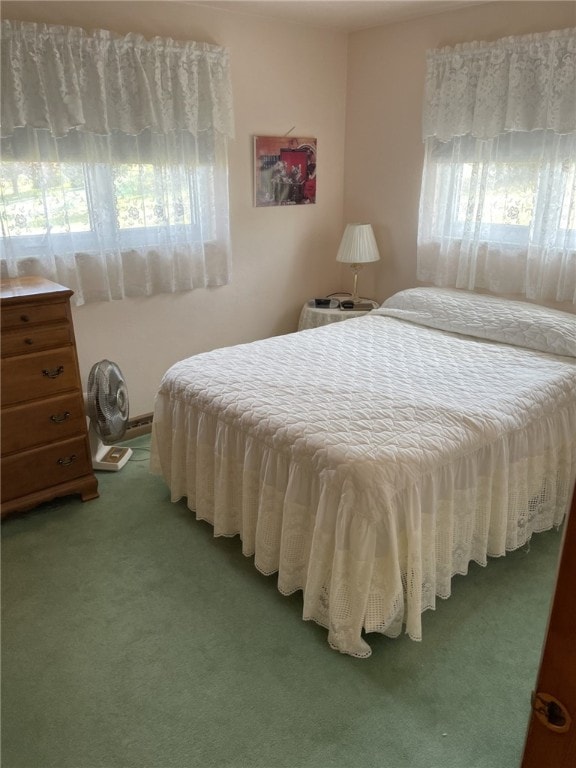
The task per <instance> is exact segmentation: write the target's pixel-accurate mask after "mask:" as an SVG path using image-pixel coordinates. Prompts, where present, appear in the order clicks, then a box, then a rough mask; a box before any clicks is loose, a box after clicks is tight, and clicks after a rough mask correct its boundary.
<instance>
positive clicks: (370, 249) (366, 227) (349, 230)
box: [336, 224, 380, 303]
mask: <svg viewBox="0 0 576 768" xmlns="http://www.w3.org/2000/svg"><path fill="white" fill-rule="evenodd" d="M379 259H380V254H379V253H378V246H377V245H376V238H375V237H374V232H373V231H372V225H371V224H347V225H346V229H345V230H344V234H343V235H342V242H341V243H340V248H339V249H338V255H337V256H336V261H342V262H344V263H345V264H350V269H351V270H352V271H353V272H354V289H353V293H352V301H353V302H354V303H356V302H358V301H359V297H358V272H359V271H360V270H361V269H362V266H363V265H364V264H367V263H368V262H369V261H378V260H379Z"/></svg>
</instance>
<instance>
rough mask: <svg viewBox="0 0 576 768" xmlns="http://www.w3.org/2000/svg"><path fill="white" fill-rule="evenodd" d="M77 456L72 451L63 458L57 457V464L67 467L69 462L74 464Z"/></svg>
mask: <svg viewBox="0 0 576 768" xmlns="http://www.w3.org/2000/svg"><path fill="white" fill-rule="evenodd" d="M77 458H78V456H76V454H75V453H73V454H72V455H71V456H66V457H65V458H63V459H58V461H57V464H60V466H61V467H69V466H70V464H74V462H75V461H76V459H77Z"/></svg>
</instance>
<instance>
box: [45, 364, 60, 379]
mask: <svg viewBox="0 0 576 768" xmlns="http://www.w3.org/2000/svg"><path fill="white" fill-rule="evenodd" d="M62 373H64V366H63V365H59V366H58V368H43V369H42V375H43V376H48V378H49V379H55V378H56V377H57V376H60V374H62Z"/></svg>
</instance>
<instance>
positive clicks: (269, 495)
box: [151, 292, 576, 656]
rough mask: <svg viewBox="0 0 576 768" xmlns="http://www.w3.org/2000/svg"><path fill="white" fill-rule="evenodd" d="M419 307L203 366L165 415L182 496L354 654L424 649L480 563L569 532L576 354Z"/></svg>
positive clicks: (214, 358)
mask: <svg viewBox="0 0 576 768" xmlns="http://www.w3.org/2000/svg"><path fill="white" fill-rule="evenodd" d="M440 293H442V292H440ZM444 294H449V292H444ZM449 299H450V297H449V295H448V303H449V304H450V301H449ZM443 300H446V295H444V296H443ZM402 311H403V310H398V309H397V308H395V307H394V306H393V302H392V306H389V307H384V308H383V309H382V310H377V311H374V312H372V313H370V314H369V315H366V316H364V317H360V318H356V319H350V320H347V321H346V322H343V323H337V324H335V325H330V326H325V327H322V328H317V329H313V330H308V331H303V332H300V333H296V334H291V335H289V336H283V337H276V338H271V339H266V340H264V341H258V342H254V343H252V344H244V345H239V346H236V347H230V348H225V349H219V350H215V351H213V352H209V353H206V354H200V355H196V356H194V357H192V358H190V359H188V360H184V361H182V362H180V363H177V364H176V365H175V366H173V367H172V368H171V369H170V370H169V371H168V372H167V374H166V375H165V377H164V379H163V382H162V384H161V387H160V390H159V392H158V395H157V399H156V405H155V414H154V422H153V439H152V459H151V469H152V471H154V472H157V473H161V474H162V475H163V476H164V478H165V480H166V482H167V483H168V485H169V487H170V489H171V498H172V500H173V501H176V500H178V499H180V498H182V497H187V503H188V506H189V507H190V509H192V510H194V511H195V513H196V516H197V517H198V518H201V519H205V520H208V521H209V522H210V523H211V524H212V525H213V526H214V532H215V535H227V536H228V535H234V534H240V537H241V539H242V545H243V552H244V553H245V554H246V555H254V556H255V565H256V567H257V568H258V569H259V570H260V571H262V572H263V573H265V574H271V573H274V572H278V588H279V590H280V591H281V592H282V593H285V594H288V593H291V592H294V591H295V590H299V589H301V590H303V594H304V610H303V617H304V619H313V620H314V621H316V622H318V623H319V624H321V625H323V626H325V627H327V628H328V629H329V637H328V639H329V642H330V644H331V645H332V646H333V647H334V648H337V649H338V650H340V651H342V652H345V653H349V654H352V655H354V656H368V655H369V654H370V648H369V646H368V644H367V643H366V642H365V640H364V639H363V638H362V633H363V630H364V631H366V632H373V631H376V632H382V633H384V634H386V635H389V636H397V635H398V634H399V633H400V632H401V631H402V626H403V625H405V626H406V631H407V632H408V633H409V635H410V636H411V637H412V638H413V639H420V638H421V613H422V611H424V610H425V609H427V608H431V607H434V605H435V599H436V596H440V597H448V596H449V595H450V588H451V578H452V576H453V575H454V574H464V573H466V572H467V569H468V565H469V563H470V561H471V560H474V561H476V562H478V563H480V564H482V565H485V564H486V561H487V557H488V556H500V555H504V554H505V552H506V550H512V549H515V548H517V547H519V546H522V545H523V544H525V543H526V542H527V541H528V540H529V539H530V537H531V535H532V533H533V532H535V531H541V530H545V529H549V528H551V527H552V526H554V525H559V524H560V523H561V521H562V519H563V516H564V514H565V512H566V508H567V504H568V501H569V494H570V491H571V488H572V484H573V482H574V477H575V474H576V359H575V358H573V357H568V356H564V355H562V356H560V355H555V354H550V353H547V352H543V351H538V350H534V349H527V348H525V347H520V346H513V345H512V344H510V343H499V342H497V341H491V340H490V341H487V340H483V339H480V338H474V337H472V336H469V335H461V333H452V332H448V331H446V330H439V329H436V328H431V327H427V326H426V325H421V324H419V321H418V319H416V318H415V317H414V316H412V317H410V318H406V317H404V319H400V317H393V316H390V315H394V314H397V315H398V314H399V315H400V316H402ZM471 311H472V310H470V308H469V307H467V309H466V312H467V313H469V312H471ZM483 311H485V309H484V310H483ZM432 314H433V312H432ZM472 314H473V311H472ZM476 319H477V318H476ZM480 325H481V323H480ZM575 327H576V326H575ZM568 335H570V334H568ZM569 341H570V340H569V339H568V343H569ZM561 351H562V350H561ZM568 351H569V350H568Z"/></svg>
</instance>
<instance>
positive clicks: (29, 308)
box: [0, 277, 98, 516]
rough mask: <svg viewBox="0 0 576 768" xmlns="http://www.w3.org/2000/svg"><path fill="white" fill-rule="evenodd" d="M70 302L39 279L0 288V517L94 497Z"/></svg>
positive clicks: (65, 293)
mask: <svg viewBox="0 0 576 768" xmlns="http://www.w3.org/2000/svg"><path fill="white" fill-rule="evenodd" d="M71 296H72V291H71V290H69V289H68V288H65V287H64V286H62V285H57V284H56V283H52V282H50V281H49V280H45V279H44V278H41V277H23V278H18V279H14V280H2V281H0V312H1V320H2V348H1V358H2V388H1V398H2V424H1V452H2V459H1V461H2V465H1V470H2V476H1V502H2V504H1V514H2V516H4V515H7V514H10V513H11V512H18V511H23V510H26V509H30V508H32V507H34V506H36V505H37V504H40V503H41V502H43V501H48V500H50V499H53V498H55V497H57V496H66V495H68V494H73V493H77V494H80V495H81V496H82V500H83V501H87V500H88V499H94V498H96V497H97V496H98V481H97V480H96V477H95V475H94V472H93V470H92V461H91V458H90V446H89V442H88V433H87V426H86V415H85V410H84V399H83V395H82V385H81V382H80V372H79V370H78V358H77V355H76V345H75V340H74V327H73V325H72V314H71V311H70V297H71Z"/></svg>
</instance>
